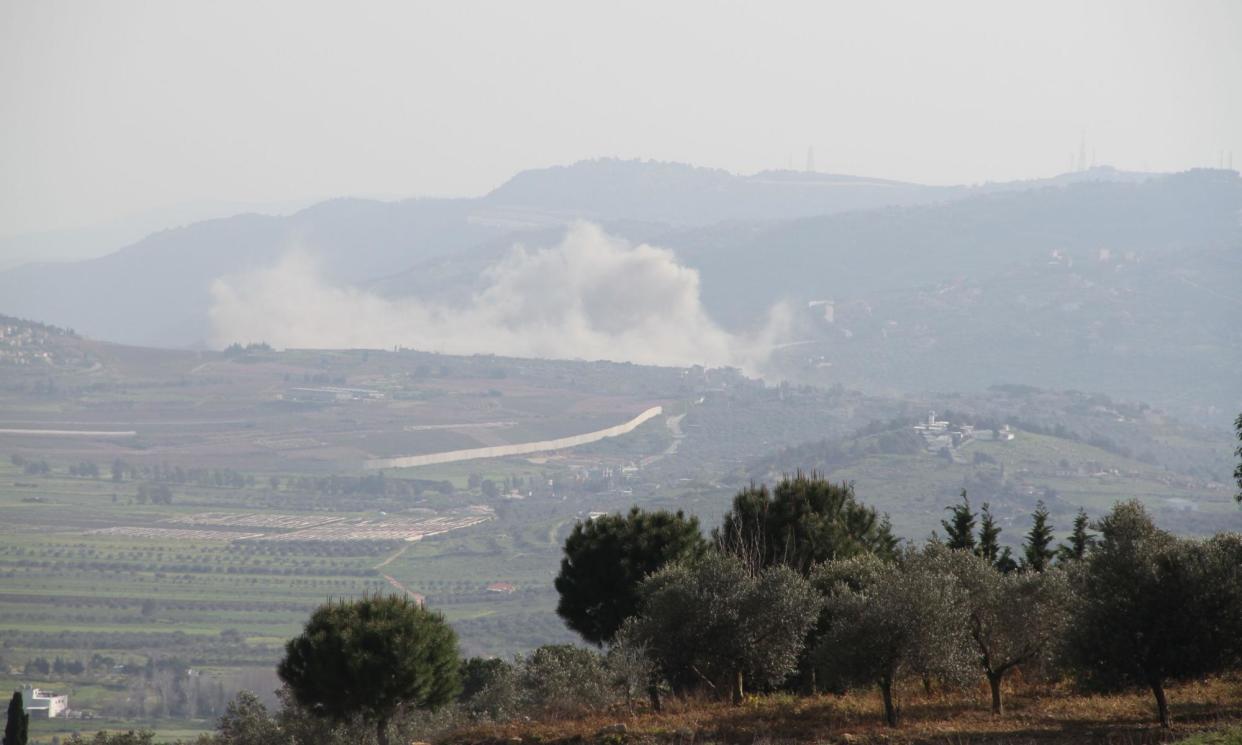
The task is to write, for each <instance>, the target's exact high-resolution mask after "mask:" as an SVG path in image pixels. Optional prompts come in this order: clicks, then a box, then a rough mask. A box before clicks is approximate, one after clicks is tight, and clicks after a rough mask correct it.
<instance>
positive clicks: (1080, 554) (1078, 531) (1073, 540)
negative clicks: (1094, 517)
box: [1057, 507, 1095, 561]
mask: <svg viewBox="0 0 1242 745" xmlns="http://www.w3.org/2000/svg"><path fill="white" fill-rule="evenodd" d="M1089 524H1090V520H1089V519H1088V518H1087V511H1086V510H1084V509H1082V508H1081V507H1080V508H1078V514H1077V515H1075V516H1074V531H1073V532H1072V533H1070V542H1069V545H1066V544H1064V543H1063V544H1061V547H1060V548H1059V549H1057V558H1058V559H1060V560H1061V561H1081V560H1082V559H1085V558H1086V557H1087V550H1088V549H1090V548H1091V547H1092V546H1093V545H1094V544H1095V536H1094V535H1092V534H1091V533H1088V532H1087V527H1088V525H1089Z"/></svg>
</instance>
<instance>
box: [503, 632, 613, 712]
mask: <svg viewBox="0 0 1242 745" xmlns="http://www.w3.org/2000/svg"><path fill="white" fill-rule="evenodd" d="M517 689H518V700H519V707H520V708H521V710H522V711H523V712H525V713H526V714H528V715H530V716H538V717H544V718H547V717H564V716H575V715H578V714H582V713H584V712H588V711H598V710H600V709H604V708H605V707H607V706H608V705H609V704H610V703H611V702H612V697H613V694H612V686H611V685H610V684H609V680H608V671H607V670H606V669H605V667H604V658H603V655H601V654H600V653H599V652H596V651H594V650H591V649H584V648H582V647H576V646H574V645H572V644H547V645H544V646H542V647H539V648H537V649H535V650H534V651H533V652H531V653H530V654H528V655H526V657H525V658H523V659H522V661H521V663H520V664H519V665H518V674H517Z"/></svg>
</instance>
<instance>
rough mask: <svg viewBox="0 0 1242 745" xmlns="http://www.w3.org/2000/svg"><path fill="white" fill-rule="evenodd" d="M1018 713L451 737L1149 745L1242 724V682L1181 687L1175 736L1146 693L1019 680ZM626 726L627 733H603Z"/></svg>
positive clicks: (946, 706)
mask: <svg viewBox="0 0 1242 745" xmlns="http://www.w3.org/2000/svg"><path fill="white" fill-rule="evenodd" d="M1006 693H1007V700H1006V706H1007V709H1008V711H1007V712H1006V713H1005V714H1004V715H1003V716H1000V717H993V716H991V713H990V709H989V703H990V698H989V697H988V693H987V687H986V685H984V686H981V687H980V688H979V689H977V690H974V689H972V690H968V691H961V690H954V691H946V692H939V693H938V692H933V693H931V694H925V693H924V692H923V691H922V689H921V687H908V688H907V689H905V690H903V691H902V692H901V695H900V698H899V701H898V703H899V704H900V706H901V716H902V721H901V725H900V726H899V727H898V728H896V729H891V728H888V727H885V726H884V724H883V721H882V718H881V704H880V697H879V694H878V693H872V692H857V693H850V694H848V695H845V696H831V695H824V696H814V697H795V696H789V695H772V696H762V697H755V698H752V699H750V700H748V701H747V702H746V703H744V704H743V705H741V706H731V705H728V704H726V703H722V702H718V701H713V700H705V699H696V700H672V701H669V702H667V704H666V706H665V710H664V711H663V712H661V713H659V714H657V713H654V712H651V711H647V710H640V711H636V712H635V713H634V714H629V713H627V712H624V711H613V712H595V713H592V714H589V715H585V716H583V717H581V718H578V719H562V720H556V721H523V722H511V723H508V724H487V725H475V726H472V727H468V728H463V729H459V730H457V731H455V732H453V733H451V734H449V735H448V736H446V737H445V738H443V742H444V743H445V745H482V744H491V743H504V744H505V745H517V743H518V740H520V741H521V743H524V744H525V745H536V744H543V745H551V744H553V743H566V744H567V743H583V742H599V743H604V744H605V745H621V744H622V743H627V742H628V743H668V744H669V745H708V744H709V743H739V744H744V745H782V744H785V743H790V744H792V743H826V742H831V743H859V744H865V743H892V744H894V745H902V744H910V745H915V744H918V743H936V744H937V745H981V744H982V743H1038V744H1040V745H1060V744H1061V743H1103V744H1105V745H1146V744H1147V743H1158V742H1168V741H1172V740H1176V739H1179V738H1184V737H1187V736H1189V735H1193V734H1195V733H1200V732H1205V731H1211V730H1218V729H1221V728H1224V727H1227V726H1230V725H1231V724H1237V723H1239V722H1242V678H1237V677H1235V678H1227V679H1212V680H1208V681H1203V682H1195V683H1185V684H1179V685H1174V686H1171V687H1170V688H1169V690H1168V694H1169V701H1170V706H1171V709H1172V713H1173V717H1174V726H1173V729H1172V731H1170V732H1165V731H1161V729H1160V728H1159V726H1158V725H1156V724H1154V723H1153V720H1154V718H1155V711H1154V709H1155V706H1154V703H1153V701H1152V697H1151V695H1150V693H1149V692H1147V691H1146V690H1142V691H1140V690H1135V691H1130V692H1126V693H1118V694H1109V695H1102V694H1101V695H1078V694H1075V693H1074V692H1073V691H1072V690H1071V689H1069V688H1068V687H1066V686H1047V685H1034V684H1018V685H1016V686H1013V687H1012V689H1011V690H1007V692H1006ZM617 723H624V724H625V725H626V732H625V733H624V734H600V730H601V729H603V728H604V727H607V726H609V725H613V724H617Z"/></svg>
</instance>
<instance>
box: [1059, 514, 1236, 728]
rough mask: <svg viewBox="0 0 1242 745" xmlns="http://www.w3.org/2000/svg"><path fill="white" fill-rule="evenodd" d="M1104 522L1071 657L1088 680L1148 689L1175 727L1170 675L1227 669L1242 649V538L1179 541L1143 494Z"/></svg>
mask: <svg viewBox="0 0 1242 745" xmlns="http://www.w3.org/2000/svg"><path fill="white" fill-rule="evenodd" d="M1098 527H1099V531H1100V541H1099V544H1098V545H1097V546H1096V548H1095V550H1094V551H1092V552H1091V553H1090V554H1089V555H1088V557H1087V559H1086V560H1085V561H1084V562H1082V563H1081V564H1082V566H1081V569H1080V571H1079V572H1078V577H1077V587H1076V590H1077V598H1078V599H1077V603H1076V606H1075V609H1074V616H1073V623H1072V624H1071V625H1070V639H1069V642H1070V644H1069V650H1070V652H1071V655H1072V660H1073V661H1074V663H1075V665H1076V667H1077V670H1078V672H1079V675H1080V676H1081V678H1082V679H1083V680H1084V682H1086V683H1088V684H1093V685H1097V686H1101V687H1119V686H1123V685H1128V684H1140V685H1145V686H1147V687H1149V688H1150V689H1151V692H1152V695H1153V696H1154V697H1155V700H1156V709H1157V713H1158V716H1159V719H1160V724H1161V726H1163V727H1168V726H1169V725H1170V717H1169V705H1168V700H1167V698H1166V696H1165V691H1164V685H1165V683H1166V682H1167V681H1168V680H1175V679H1179V678H1190V677H1198V676H1202V675H1206V674H1209V673H1214V672H1218V671H1221V670H1223V669H1227V668H1228V667H1229V666H1231V665H1233V664H1236V662H1237V660H1238V654H1239V652H1240V651H1242V650H1240V649H1239V645H1240V644H1242V537H1239V536H1238V535H1237V534H1222V535H1219V536H1217V537H1215V538H1213V539H1211V540H1207V541H1196V540H1189V539H1179V538H1177V537H1175V536H1173V535H1171V534H1169V533H1167V532H1165V531H1163V530H1160V529H1158V528H1157V527H1156V526H1155V525H1154V524H1153V523H1152V521H1151V518H1150V517H1148V515H1147V512H1146V510H1144V509H1143V506H1142V505H1141V504H1140V503H1138V502H1135V501H1132V502H1125V503H1121V504H1118V505H1117V506H1115V507H1114V508H1113V510H1112V511H1111V512H1110V513H1109V514H1108V515H1107V516H1106V517H1104V518H1103V519H1102V520H1100V522H1099V525H1098Z"/></svg>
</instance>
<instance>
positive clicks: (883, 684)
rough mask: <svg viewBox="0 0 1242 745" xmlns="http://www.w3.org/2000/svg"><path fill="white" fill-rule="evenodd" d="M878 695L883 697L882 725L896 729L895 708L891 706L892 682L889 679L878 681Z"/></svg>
mask: <svg viewBox="0 0 1242 745" xmlns="http://www.w3.org/2000/svg"><path fill="white" fill-rule="evenodd" d="M880 693H881V694H883V696H884V723H885V724H887V725H888V726H890V727H896V726H897V707H896V706H894V705H893V681H892V680H891V679H890V678H887V677H885V678H881V679H880Z"/></svg>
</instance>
